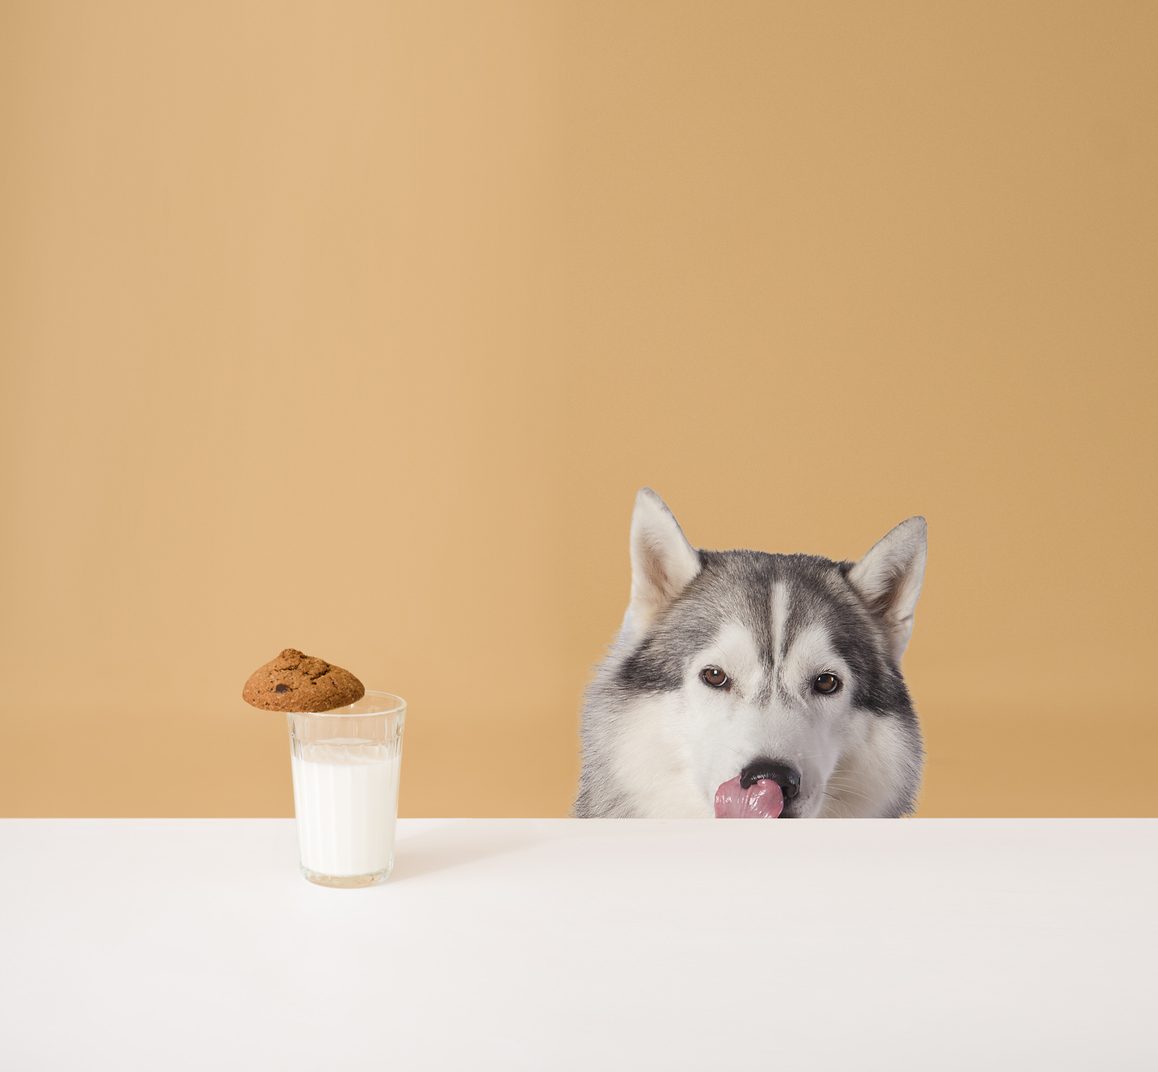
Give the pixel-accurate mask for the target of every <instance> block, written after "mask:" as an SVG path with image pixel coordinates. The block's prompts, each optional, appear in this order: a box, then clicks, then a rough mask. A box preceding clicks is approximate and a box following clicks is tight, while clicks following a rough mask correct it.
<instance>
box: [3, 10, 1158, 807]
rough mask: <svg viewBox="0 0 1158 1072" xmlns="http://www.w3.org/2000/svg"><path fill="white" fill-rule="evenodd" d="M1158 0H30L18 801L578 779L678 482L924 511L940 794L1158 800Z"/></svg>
mask: <svg viewBox="0 0 1158 1072" xmlns="http://www.w3.org/2000/svg"><path fill="white" fill-rule="evenodd" d="M1156 52H1158V7H1156V6H1155V5H1150V4H1137V3H1110V4H1093V3H1089V4H1059V3H1053V2H1048V3H1034V4H1014V5H1009V4H1005V3H994V4H987V5H980V4H922V3H912V4H897V3H877V4H861V3H845V4H824V5H811V4H771V3H753V4H745V5H740V4H699V3H697V4H687V5H679V4H675V3H664V4H651V3H647V4H645V3H627V4H624V3H621V2H614V3H606V4H592V3H587V2H584V3H569V4H560V3H547V2H543V0H534V2H527V3H522V4H505V3H465V4H445V3H440V4H434V5H431V4H425V3H416V4H382V3H376V2H375V3H333V2H329V3H320V2H319V3H313V4H304V3H295V4H290V3H282V2H275V3H268V4H256V3H245V4H238V3H234V2H232V0H218V2H213V3H205V4H178V3H166V4H159V3H156V2H154V0H141V2H139V3H127V2H121V0H105V2H103V3H100V4H88V3H80V2H76V3H49V2H45V0H28V2H16V0H8V2H6V3H4V4H3V5H0V123H2V130H0V147H2V153H3V166H2V167H0V227H2V235H0V239H2V241H0V273H2V277H0V286H2V289H0V298H2V305H0V310H2V311H0V332H2V335H0V345H2V350H0V353H2V358H3V361H2V366H0V377H2V378H0V410H2V411H0V419H2V423H0V446H2V451H3V453H2V469H0V475H2V481H3V487H2V489H0V493H2V500H0V501H2V515H0V516H2V524H3V528H2V548H0V551H2V565H0V569H2V571H3V573H2V576H0V583H2V598H3V612H2V622H0V628H2V635H0V646H2V650H3V653H4V660H3V666H4V671H3V679H2V680H3V685H2V688H0V705H2V706H0V719H2V722H0V814H6V815H280V814H289V813H290V810H291V807H292V802H291V797H290V792H289V764H288V762H287V752H288V748H287V744H286V741H285V739H284V737H285V730H284V726H283V724H282V722H281V721H280V719H279V718H278V716H274V715H269V716H266V715H262V714H259V713H258V712H255V711H252V710H250V709H248V708H247V707H245V706H244V705H243V704H242V703H241V701H240V699H239V698H238V691H239V689H240V686H241V683H242V681H243V680H244V678H245V677H246V675H247V673H248V672H249V670H250V669H251V668H253V667H254V666H256V665H257V664H258V663H260V662H263V661H264V660H266V659H267V658H269V657H270V656H272V655H273V654H274V653H275V652H276V651H277V650H278V649H279V648H280V647H282V646H286V645H294V646H298V647H302V648H304V649H306V650H308V651H312V652H316V653H318V654H321V655H324V656H327V657H329V658H331V659H333V660H335V661H337V662H340V663H343V664H344V665H346V666H349V667H350V668H352V669H354V670H355V671H356V672H358V673H359V674H360V675H361V676H362V677H363V678H364V679H365V680H366V681H367V682H368V683H369V684H370V685H371V686H377V687H383V688H387V689H392V690H394V691H397V692H400V693H402V694H403V695H405V696H406V697H407V698H408V699H409V700H410V701H411V721H410V724H409V727H408V731H407V732H408V741H407V745H406V763H405V770H404V778H403V781H404V784H403V800H402V809H403V812H404V814H409V815H422V814H425V815H527V814H531V815H561V814H564V813H565V812H566V810H567V808H568V806H569V803H570V799H571V794H572V791H573V786H574V779H575V776H576V773H577V769H578V763H577V747H576V727H577V710H578V703H579V698H580V694H581V690H582V687H583V683H584V680H585V677H586V675H587V672H588V668H589V666H590V664H591V663H592V662H593V660H595V659H596V658H597V656H598V655H599V653H600V650H601V648H602V646H603V645H604V643H605V642H606V641H607V640H608V639H609V638H610V636H611V633H612V632H613V630H614V628H615V626H616V624H617V623H618V620H619V617H620V615H621V613H622V610H623V604H624V601H625V598H626V593H627V583H628V576H627V558H626V531H627V521H628V513H629V510H630V505H631V499H632V495H633V493H634V490H635V489H636V487H637V486H639V485H640V484H644V483H647V484H651V485H653V486H655V487H656V488H657V489H658V490H659V491H660V492H661V493H662V494H663V495H664V496H665V497H666V498H667V499H668V501H669V502H670V503H671V505H672V507H673V508H674V509H675V511H676V512H677V514H678V515H679V517H680V519H681V521H682V522H683V524H684V527H685V529H686V531H687V532H688V534H689V536H690V537H691V538H692V539H693V540H695V541H697V542H699V543H700V544H701V545H702V546H706V547H728V546H752V547H757V548H762V549H767V550H784V551H788V550H809V551H814V552H820V553H826V554H830V555H832V556H834V557H851V556H856V555H858V554H859V553H860V552H861V551H863V550H864V549H866V548H867V547H868V546H869V545H870V544H871V543H872V541H873V540H874V539H876V538H877V537H878V536H879V535H881V534H882V533H883V532H884V531H885V530H886V529H887V528H888V527H889V526H891V525H892V524H894V523H895V522H897V521H899V520H901V519H902V518H904V517H906V516H908V515H909V514H913V513H918V512H920V513H924V514H926V515H927V516H928V519H929V524H930V535H931V551H930V559H929V572H928V577H927V584H926V590H925V595H924V597H923V601H922V605H921V607H920V609H919V613H918V618H917V629H916V633H915V637H914V640H913V644H912V646H911V648H910V650H909V653H908V656H907V659H906V669H907V672H908V675H909V680H910V683H911V686H912V688H913V691H914V694H915V696H916V699H917V702H918V706H919V709H920V710H921V712H922V714H923V716H924V720H925V726H926V731H927V737H928V744H929V749H930V761H929V766H928V771H927V778H926V784H925V790H924V794H923V798H922V807H921V811H922V814H925V815H968V814H974V815H1013V814H1026V815H1051V814H1057V815H1077V814H1088V815H1102V814H1140V815H1158V776H1156V775H1155V770H1156V762H1158V754H1156V753H1158V718H1156V715H1158V711H1156V709H1155V708H1156V702H1155V699H1154V696H1155V684H1154V682H1153V680H1151V675H1152V670H1153V666H1154V655H1153V650H1154V640H1155V637H1154V607H1155V605H1156V604H1155V597H1156V594H1158V593H1156V588H1158V585H1156V568H1155V557H1154V546H1153V545H1154V542H1155V540H1154V530H1155V520H1156V517H1158V507H1156V501H1155V491H1154V475H1155V461H1156V457H1158V454H1156V447H1158V441H1156V440H1158V433H1156V430H1155V429H1156V422H1155V408H1156V407H1155V401H1156V398H1158V391H1156V383H1155V379H1156V374H1158V373H1156V368H1158V361H1156V356H1158V323H1156V316H1155V308H1154V306H1155V296H1156V293H1158V287H1156V283H1158V279H1156V271H1155V253H1154V251H1155V249H1156V248H1158V233H1156V232H1158V211H1156V209H1158V205H1156V201H1158V152H1156V146H1158V137H1156V134H1158V92H1156V88H1155V87H1156V85H1158V83H1156V81H1155V77H1154V71H1155V65H1156V61H1158V56H1156Z"/></svg>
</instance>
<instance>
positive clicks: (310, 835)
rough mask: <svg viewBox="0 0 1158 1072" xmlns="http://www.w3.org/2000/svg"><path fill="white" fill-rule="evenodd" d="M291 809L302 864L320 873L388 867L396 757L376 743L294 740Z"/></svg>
mask: <svg viewBox="0 0 1158 1072" xmlns="http://www.w3.org/2000/svg"><path fill="white" fill-rule="evenodd" d="M291 762H292V765H293V780H294V811H295V813H296V815H297V824H298V842H299V844H300V846H301V857H302V866H303V867H305V868H307V869H309V870H310V871H316V872H318V873H319V874H322V875H334V876H343V875H369V874H374V873H377V872H381V871H386V870H388V869H389V868H390V866H391V864H392V862H393V855H394V821H395V816H396V814H397V807H398V773H399V764H400V762H401V755H400V753H399V750H398V749H397V748H396V747H392V746H390V745H388V744H383V743H382V742H380V741H364V740H360V739H358V738H352V737H347V738H341V737H339V738H334V739H332V740H328V741H311V742H308V743H306V742H295V744H294V749H293V752H292V755H291Z"/></svg>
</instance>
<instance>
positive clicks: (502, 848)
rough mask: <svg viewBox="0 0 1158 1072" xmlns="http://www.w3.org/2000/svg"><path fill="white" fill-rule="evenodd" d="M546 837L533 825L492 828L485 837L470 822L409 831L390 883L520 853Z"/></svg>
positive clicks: (398, 850)
mask: <svg viewBox="0 0 1158 1072" xmlns="http://www.w3.org/2000/svg"><path fill="white" fill-rule="evenodd" d="M543 840H544V835H543V833H542V832H540V831H539V830H538V829H536V828H534V827H527V828H519V829H509V830H502V831H495V830H493V829H491V830H488V831H487V832H486V835H485V837H484V836H482V832H481V831H479V830H472V829H471V824H469V823H467V824H462V823H456V824H454V825H453V826H445V827H436V828H435V829H433V830H423V831H420V832H417V833H414V834H408V835H407V836H406V837H404V838H400V839H399V840H398V844H397V846H396V848H395V860H394V870H393V871H391V873H390V884H391V885H394V884H395V883H397V882H405V881H406V879H408V878H416V877H418V876H419V875H426V874H430V873H431V872H434V871H450V870H452V869H454V868H456V867H465V866H467V865H468V864H473V863H478V862H479V861H481V860H488V859H491V858H492V857H495V856H506V855H507V854H508V853H512V852H520V851H522V850H523V849H526V848H530V847H531V846H532V845H537V844H539V843H540V842H542V841H543Z"/></svg>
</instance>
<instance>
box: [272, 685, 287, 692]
mask: <svg viewBox="0 0 1158 1072" xmlns="http://www.w3.org/2000/svg"><path fill="white" fill-rule="evenodd" d="M273 691H274V692H289V686H288V685H275V686H274V688H273Z"/></svg>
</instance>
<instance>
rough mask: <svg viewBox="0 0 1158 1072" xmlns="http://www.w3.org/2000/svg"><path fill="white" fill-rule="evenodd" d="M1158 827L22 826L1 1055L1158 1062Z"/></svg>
mask: <svg viewBox="0 0 1158 1072" xmlns="http://www.w3.org/2000/svg"><path fill="white" fill-rule="evenodd" d="M1156 906H1158V821H1151V820H1121V821H1119V820H1076V821H1075V820H1034V821H1022V820H1005V821H1002V820H978V821H973V820H958V821H952V820H923V821H922V820H912V821H907V822H896V821H863V820H862V821H827V822H825V821H816V822H755V821H754V822H714V821H710V820H709V821H700V822H695V821H691V822H654V821H635V822H633V821H617V820H608V821H591V820H588V821H575V820H409V821H403V822H402V823H401V824H400V833H399V846H398V864H397V867H396V870H395V875H394V877H393V878H392V879H391V880H390V882H389V883H387V884H386V885H385V886H381V887H376V888H372V889H365V890H331V889H322V888H320V887H317V886H312V885H310V884H308V883H307V882H306V881H305V880H304V879H302V878H301V877H300V876H299V874H298V871H297V858H296V842H295V835H294V828H293V823H292V821H290V820H274V819H267V820H262V819H253V820H250V819H239V820H5V821H0V958H2V967H0V1067H2V1068H4V1069H6V1070H11V1072H24V1070H32V1069H41V1068H54V1069H58V1068H59V1069H81V1070H89V1069H96V1068H116V1069H156V1070H166V1069H221V1068H230V1069H232V1068H245V1069H271V1070H282V1069H338V1068H342V1069H347V1068H348V1069H362V1068H375V1069H379V1068H380V1069H405V1070H409V1069H426V1068H462V1069H477V1068H488V1069H490V1068H494V1069H510V1068H516V1069H542V1070H550V1069H571V1068H583V1069H610V1068H615V1069H618V1068H624V1069H631V1070H632V1072H643V1070H647V1069H664V1070H668V1069H713V1070H715V1069H739V1068H753V1069H755V1068H760V1069H765V1068H766V1069H773V1070H777V1072H798V1070H802V1069H827V1068H842V1069H855V1070H858V1072H859V1070H863V1069H890V1070H895V1069H921V1070H940V1069H956V1068H961V1069H966V1068H967V1069H970V1072H978V1070H985V1072H989V1070H992V1069H995V1068H997V1069H1004V1068H1009V1069H1024V1070H1035V1069H1046V1068H1048V1069H1050V1070H1051V1072H1053V1070H1057V1069H1070V1068H1073V1069H1082V1070H1083V1072H1090V1070H1091V1069H1103V1068H1116V1069H1122V1068H1130V1069H1134V1068H1137V1069H1154V1068H1158V1042H1156V1030H1158V1029H1156V1025H1155V1014H1156V1012H1158V1009H1156V1002H1155V996H1156V992H1158V986H1156V979H1155V968H1156V966H1158V924H1156V921H1155V912H1156Z"/></svg>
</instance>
